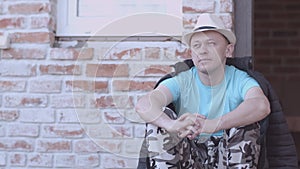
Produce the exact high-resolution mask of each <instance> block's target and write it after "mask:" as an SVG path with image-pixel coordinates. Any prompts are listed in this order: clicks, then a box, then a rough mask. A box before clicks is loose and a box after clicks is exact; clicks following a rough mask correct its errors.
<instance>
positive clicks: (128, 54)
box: [103, 47, 143, 60]
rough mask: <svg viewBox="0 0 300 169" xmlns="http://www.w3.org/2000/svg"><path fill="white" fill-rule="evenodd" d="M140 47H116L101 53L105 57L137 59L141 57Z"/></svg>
mask: <svg viewBox="0 0 300 169" xmlns="http://www.w3.org/2000/svg"><path fill="white" fill-rule="evenodd" d="M142 54H143V53H142V49H141V48H129V49H127V48H125V47H123V48H122V47H116V48H113V49H112V51H109V52H108V53H107V54H103V55H104V56H103V58H105V59H118V60H139V59H141V58H142Z"/></svg>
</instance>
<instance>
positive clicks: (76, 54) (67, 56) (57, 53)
mask: <svg viewBox="0 0 300 169" xmlns="http://www.w3.org/2000/svg"><path fill="white" fill-rule="evenodd" d="M93 55H94V50H93V48H78V49H77V48H52V49H50V52H49V57H50V58H51V59H53V60H87V59H92V58H93Z"/></svg>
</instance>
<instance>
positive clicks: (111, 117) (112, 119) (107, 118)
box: [102, 111, 125, 124]
mask: <svg viewBox="0 0 300 169" xmlns="http://www.w3.org/2000/svg"><path fill="white" fill-rule="evenodd" d="M102 114H103V119H104V122H106V123H110V124H123V123H125V118H124V113H122V112H119V111H109V112H108V111H104V112H102Z"/></svg>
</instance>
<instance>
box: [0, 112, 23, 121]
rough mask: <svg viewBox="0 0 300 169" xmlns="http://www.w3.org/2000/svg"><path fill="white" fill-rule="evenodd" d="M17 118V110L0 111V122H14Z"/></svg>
mask: <svg viewBox="0 0 300 169" xmlns="http://www.w3.org/2000/svg"><path fill="white" fill-rule="evenodd" d="M18 118H19V111H18V110H3V109H1V110H0V121H15V120H17V119H18Z"/></svg>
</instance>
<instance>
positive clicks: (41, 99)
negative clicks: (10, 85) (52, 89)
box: [3, 95, 48, 108]
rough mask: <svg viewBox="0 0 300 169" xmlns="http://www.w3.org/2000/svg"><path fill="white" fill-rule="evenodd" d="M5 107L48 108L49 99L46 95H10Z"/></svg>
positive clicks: (5, 98) (6, 99)
mask: <svg viewBox="0 0 300 169" xmlns="http://www.w3.org/2000/svg"><path fill="white" fill-rule="evenodd" d="M3 99H4V103H3V104H4V105H5V107H20V108H30V107H46V106H47V104H48V98H47V96H44V95H9V96H5V97H4V98H3Z"/></svg>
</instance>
